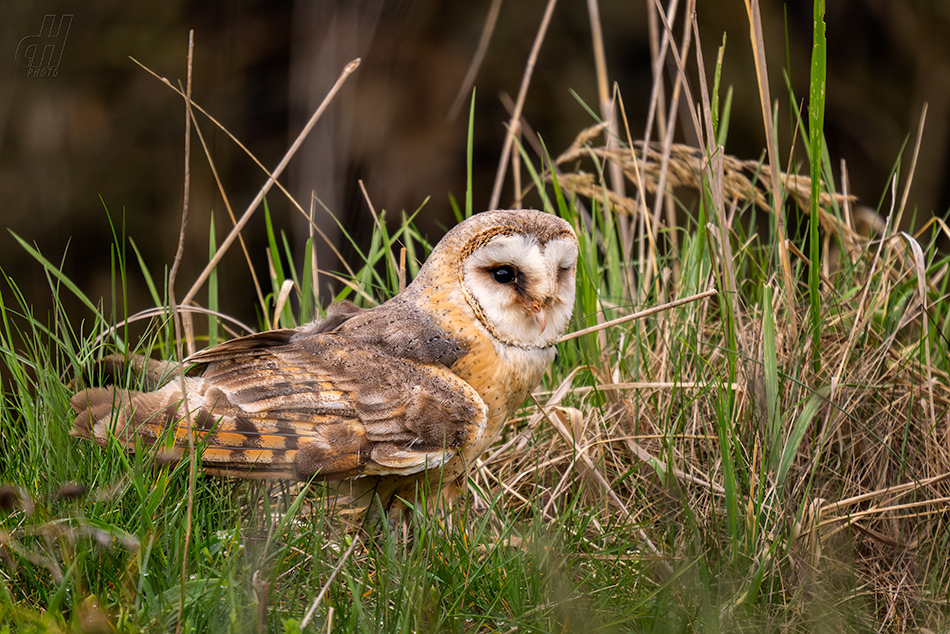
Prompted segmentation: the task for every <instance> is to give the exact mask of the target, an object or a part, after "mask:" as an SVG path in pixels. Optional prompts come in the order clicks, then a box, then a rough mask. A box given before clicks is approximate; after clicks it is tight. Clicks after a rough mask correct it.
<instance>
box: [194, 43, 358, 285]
mask: <svg viewBox="0 0 950 634" xmlns="http://www.w3.org/2000/svg"><path fill="white" fill-rule="evenodd" d="M359 65H360V59H359V58H356V59H354V60H353V61H352V62H350V63H349V64H347V65H346V67H345V68H344V69H343V72H342V73H340V76H339V78H337V80H336V83H334V84H333V87H332V88H331V89H330V92H328V93H327V96H326V97H325V98H324V99H323V102H322V103H321V104H320V105H319V107H317V110H316V112H314V113H313V115H312V116H311V117H310V120H309V121H308V122H307V125H305V126H304V128H303V130H301V131H300V134H298V135H297V138H296V140H295V141H294V143H293V145H291V146H290V149H289V150H287V153H286V154H284V158H282V159H281V160H280V163H278V164H277V167H276V168H274V171H273V172H272V173H271V174H270V176H269V177H268V179H267V182H266V183H264V186H263V187H261V190H260V191H259V192H258V193H257V196H255V197H254V200H252V201H251V204H250V205H248V207H247V210H246V211H245V212H244V215H242V216H241V218H240V220H238V221H237V224H235V225H234V227H233V228H232V229H231V232H230V233H228V237H227V238H225V239H224V241H223V242H222V243H221V246H220V247H218V250H217V251H216V252H215V254H214V257H213V258H211V261H210V262H208V265H207V266H206V267H205V268H204V270H203V271H202V272H201V275H199V276H198V279H197V280H195V283H194V284H193V285H192V287H191V290H189V291H188V294H187V295H185V297H184V299H183V300H182V303H183V304H187V303H188V302H190V301H191V300H192V299H194V297H195V295H196V294H197V293H198V290H199V289H200V288H201V287H202V286H203V285H204V283H205V281H207V279H208V276H209V275H211V271H213V270H214V268H215V267H216V266H217V265H218V262H219V261H220V260H221V258H223V257H224V254H225V253H227V250H228V249H229V248H230V247H231V245H232V244H233V243H234V241H235V240H236V239H237V236H238V234H239V233H240V232H241V230H242V229H243V228H244V225H246V224H247V222H248V221H249V220H250V219H251V216H252V215H254V212H255V211H257V208H258V206H260V204H261V202H262V201H263V200H264V196H266V195H267V192H269V191H270V189H271V187H273V185H274V183H275V182H276V181H277V179H278V178H279V177H280V175H281V174H282V173H283V171H284V168H286V167H287V164H288V163H290V159H291V158H293V156H294V155H295V154H296V153H297V150H298V149H299V148H300V146H301V145H302V144H303V142H304V139H306V138H307V135H309V134H310V131H311V130H312V129H313V126H314V125H316V123H317V121H318V120H319V119H320V117H321V116H322V115H323V113H324V111H325V110H326V109H327V107H328V106H329V105H330V102H331V101H332V100H333V98H334V97H335V96H336V94H337V93H338V92H339V91H340V89H341V88H342V87H343V84H344V82H346V80H347V78H348V77H349V76H350V75H352V74H353V72H354V71H356V69H357V68H358V67H359ZM188 103H189V104H190V103H191V101H190V99H189V102H188Z"/></svg>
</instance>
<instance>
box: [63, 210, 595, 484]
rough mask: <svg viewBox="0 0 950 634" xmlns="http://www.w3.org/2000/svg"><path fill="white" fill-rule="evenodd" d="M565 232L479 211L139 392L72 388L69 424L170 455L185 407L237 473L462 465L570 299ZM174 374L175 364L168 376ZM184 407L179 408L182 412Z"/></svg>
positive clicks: (340, 476)
mask: <svg viewBox="0 0 950 634" xmlns="http://www.w3.org/2000/svg"><path fill="white" fill-rule="evenodd" d="M576 259H577V240H576V238H575V235H574V232H573V230H572V229H571V227H570V225H569V224H568V223H567V222H565V221H563V220H561V219H559V218H557V217H555V216H553V215H550V214H546V213H542V212H539V211H531V210H525V211H491V212H485V213H481V214H477V215H475V216H473V217H472V218H470V219H468V220H466V221H464V222H462V223H460V224H459V225H458V226H456V227H455V228H454V229H452V230H451V231H449V232H448V233H447V234H446V236H445V237H444V238H443V239H442V241H441V242H439V244H438V245H437V246H436V247H435V249H434V250H433V251H432V254H431V255H430V257H429V259H428V260H427V261H426V263H425V264H424V265H423V266H422V268H421V269H420V271H419V274H418V276H417V277H416V279H415V280H414V281H413V282H412V284H410V285H409V286H408V287H407V288H406V289H405V291H403V292H402V293H401V294H399V295H398V296H396V297H394V298H393V299H391V300H389V301H388V302H386V303H384V304H382V305H380V306H377V307H375V308H371V309H359V308H357V307H355V306H353V305H352V304H349V303H345V302H342V303H338V304H334V305H333V306H331V307H330V310H329V311H328V314H327V317H326V318H324V319H322V320H318V321H315V322H312V323H310V324H307V325H304V326H301V327H299V328H295V329H284V330H274V331H269V332H264V333H260V334H256V335H251V336H248V337H243V338H239V339H235V340H232V341H229V342H226V343H223V344H220V345H217V346H214V347H212V348H209V349H207V350H204V351H202V352H199V353H197V354H195V355H192V356H191V357H189V358H188V359H186V360H185V363H186V365H187V366H188V367H189V372H188V376H186V378H185V390H184V392H183V391H182V389H181V388H182V386H181V382H180V381H178V380H177V379H175V378H171V379H169V380H168V382H166V383H165V384H164V385H163V386H161V387H158V389H156V390H154V391H151V392H135V391H129V390H123V389H119V388H114V387H105V388H88V389H86V390H83V391H81V392H79V393H78V394H76V395H75V396H74V397H73V398H72V400H71V404H72V407H73V408H74V409H75V410H76V412H77V413H78V415H77V417H76V419H75V421H74V424H73V434H74V435H76V436H80V437H83V438H86V439H89V440H94V441H95V442H97V443H99V444H103V445H104V444H105V443H106V442H108V439H109V438H110V436H114V437H115V438H116V439H117V440H118V441H119V442H120V443H121V444H122V445H124V446H125V447H126V448H128V449H129V450H130V451H131V450H133V449H134V448H135V446H136V443H137V442H139V443H141V444H143V445H146V446H149V445H153V444H159V445H160V446H161V447H163V448H164V449H163V451H164V454H163V455H165V456H166V457H169V458H171V459H177V458H180V457H181V456H182V455H183V453H184V451H185V448H186V447H187V446H188V436H187V435H188V430H189V422H188V421H189V418H190V421H191V422H190V425H191V429H192V430H193V432H194V433H195V441H196V442H197V444H198V445H199V446H200V447H201V449H202V453H201V462H202V465H203V467H204V468H205V469H206V470H208V471H210V472H212V473H222V474H227V475H231V476H239V477H266V478H270V477H279V478H297V479H301V480H307V479H310V478H312V477H314V476H316V477H318V478H323V479H330V480H344V481H350V482H355V481H357V480H359V481H365V480H366V479H367V478H365V477H366V476H379V477H380V478H381V480H379V481H377V484H376V486H377V489H378V488H379V483H380V482H382V483H383V484H384V485H385V486H384V487H383V488H387V489H388V490H389V491H390V492H391V493H393V494H400V495H408V494H409V492H407V489H408V487H410V486H415V484H417V483H418V482H419V481H420V478H424V477H429V478H431V477H432V476H434V475H437V476H438V477H439V478H440V479H442V481H444V482H449V481H451V480H454V479H455V478H457V477H459V476H461V475H462V474H464V473H465V471H466V469H467V467H468V466H469V465H470V464H471V463H472V462H473V461H474V459H475V458H477V457H478V456H479V455H481V454H482V453H483V452H484V451H485V449H486V448H487V447H488V445H490V444H491V443H492V442H493V441H494V440H495V439H496V438H497V437H498V434H499V433H500V431H501V428H502V426H503V425H504V423H505V421H506V420H507V419H508V417H509V416H510V415H511V414H512V413H513V412H514V411H515V409H517V408H518V407H519V406H520V405H521V403H522V402H524V400H525V399H526V398H527V396H528V394H529V393H530V391H531V390H532V389H533V388H534V387H535V386H536V385H537V384H538V382H539V381H540V379H541V375H542V374H543V373H544V371H545V370H546V369H547V368H548V367H549V365H550V363H551V361H552V360H553V358H554V354H555V344H556V343H557V341H558V339H559V338H560V336H561V335H562V334H563V333H564V331H565V330H566V328H567V325H568V321H569V320H570V317H571V314H572V311H573V305H574V274H575V264H576ZM173 376H174V375H173ZM189 412H190V414H191V415H190V417H189V416H188V413H189Z"/></svg>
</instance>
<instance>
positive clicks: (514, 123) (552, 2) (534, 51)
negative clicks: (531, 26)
mask: <svg viewBox="0 0 950 634" xmlns="http://www.w3.org/2000/svg"><path fill="white" fill-rule="evenodd" d="M556 5H557V0H548V6H547V8H546V9H545V10H544V17H543V18H541V26H539V27H538V34H537V35H536V36H535V38H534V45H533V46H532V47H531V53H530V55H528V63H527V64H526V65H525V68H524V75H523V76H522V78H521V88H520V89H519V90H518V98H517V99H516V100H515V111H514V112H512V113H511V119H510V120H509V121H508V134H506V135H505V145H504V147H503V148H502V150H501V159H499V162H498V172H497V173H496V174H495V186H494V187H493V188H492V193H491V201H490V202H489V204H488V208H489V209H497V208H498V200H499V199H500V198H501V185H502V183H503V182H504V181H505V172H506V171H507V170H508V156H509V154H510V152H511V148H512V146H513V145H514V142H515V137H517V136H518V130H519V129H520V127H521V111H522V109H524V100H525V97H526V96H527V95H528V86H530V85H531V77H532V75H534V66H535V64H536V63H537V61H538V54H539V53H540V52H541V44H542V43H543V42H544V36H545V34H546V33H547V31H548V25H549V24H550V23H551V16H552V15H553V14H554V7H555V6H556Z"/></svg>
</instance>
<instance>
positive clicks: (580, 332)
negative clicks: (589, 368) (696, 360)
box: [558, 289, 719, 343]
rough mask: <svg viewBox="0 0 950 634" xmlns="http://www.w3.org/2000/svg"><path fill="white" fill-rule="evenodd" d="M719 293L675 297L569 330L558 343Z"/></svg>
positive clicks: (712, 291)
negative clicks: (579, 328)
mask: <svg viewBox="0 0 950 634" xmlns="http://www.w3.org/2000/svg"><path fill="white" fill-rule="evenodd" d="M718 294H719V291H717V290H715V289H713V290H710V291H704V292H702V293H699V294H697V295H690V296H689V297H683V298H681V299H674V300H673V301H672V302H667V303H665V304H661V305H660V306H654V307H652V308H648V309H646V310H641V311H639V312H636V313H632V314H630V315H625V316H623V317H618V318H617V319H611V320H610V321H605V322H604V323H602V324H597V325H596V326H591V327H590V328H584V329H582V330H575V331H574V332H569V333H567V334H566V335H564V336H563V337H561V338H560V339H558V343H563V342H565V341H570V340H571V339H577V338H578V337H583V336H584V335H589V334H590V333H592V332H597V331H598V330H603V329H605V328H611V327H613V326H617V325H619V324H625V323H627V322H628V321H634V320H636V319H642V318H643V317H649V316H650V315H654V314H656V313H662V312H663V311H665V310H670V309H671V308H676V307H677V306H682V305H683V304H688V303H690V302H695V301H697V300H700V299H705V298H707V297H713V296H714V295H718Z"/></svg>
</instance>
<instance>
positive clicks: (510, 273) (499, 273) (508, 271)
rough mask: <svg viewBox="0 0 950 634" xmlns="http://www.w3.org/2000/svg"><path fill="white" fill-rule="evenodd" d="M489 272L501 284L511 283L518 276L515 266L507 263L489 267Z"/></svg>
mask: <svg viewBox="0 0 950 634" xmlns="http://www.w3.org/2000/svg"><path fill="white" fill-rule="evenodd" d="M488 272H489V273H491V276H492V279H493V280H495V281H496V282H498V283H499V284H511V283H512V282H514V281H515V278H516V277H517V276H516V274H515V267H513V266H509V265H507V264H503V265H502V266H496V267H494V268H491V269H488Z"/></svg>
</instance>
